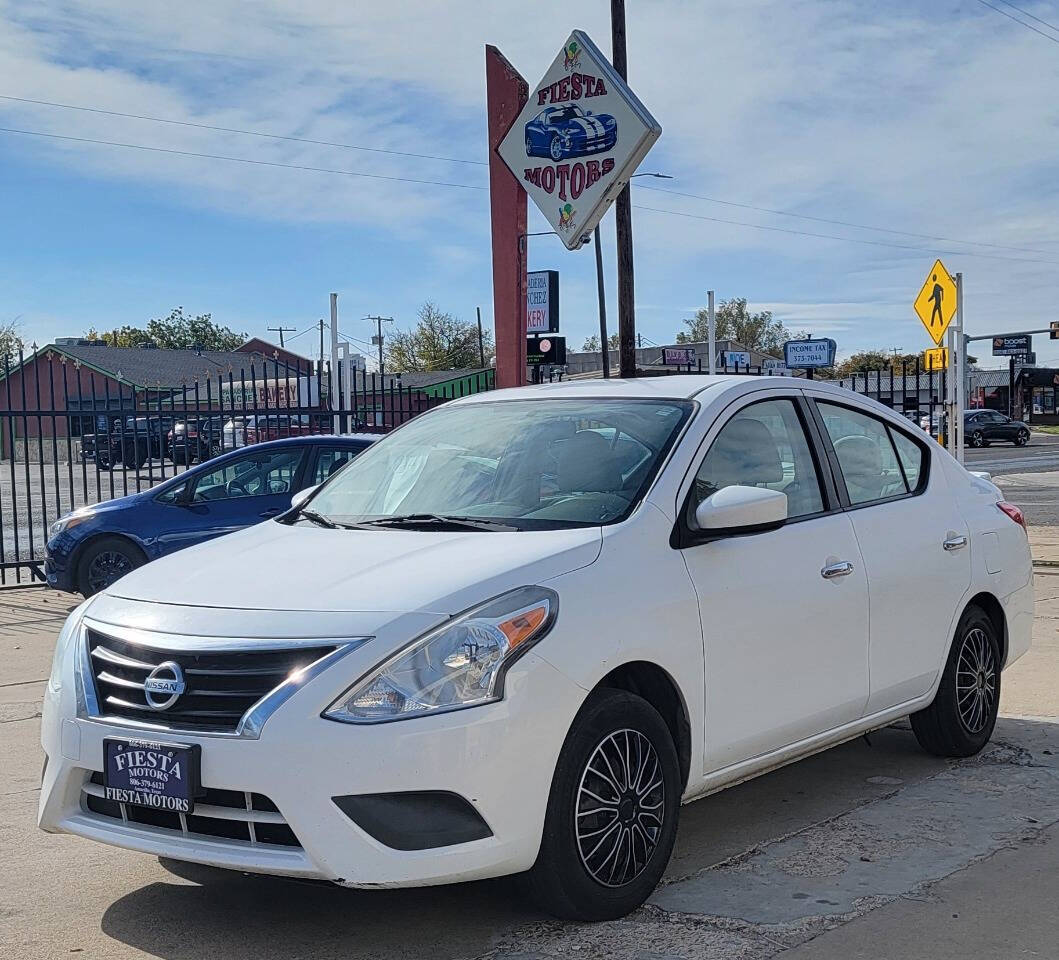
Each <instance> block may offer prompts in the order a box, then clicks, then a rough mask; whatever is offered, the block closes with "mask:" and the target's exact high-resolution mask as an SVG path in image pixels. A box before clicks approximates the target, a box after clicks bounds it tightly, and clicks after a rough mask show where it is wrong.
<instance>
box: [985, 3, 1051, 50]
mask: <svg viewBox="0 0 1059 960" xmlns="http://www.w3.org/2000/svg"><path fill="white" fill-rule="evenodd" d="M978 2H979V3H980V4H981V5H982V6H983V7H989V9H990V10H995V11H996V12H997V13H999V14H1000V15H1001V16H1003V17H1007V18H1008V19H1009V20H1014V21H1015V23H1017V24H1020V25H1021V26H1023V27H1025V28H1026V29H1027V30H1032V31H1033V32H1034V33H1039V34H1040V35H1041V36H1042V37H1044V39H1045V40H1051V41H1052V43H1059V40H1057V39H1056V38H1055V37H1053V36H1052V35H1051V34H1049V33H1045V32H1044V31H1043V30H1038V29H1037V28H1036V27H1035V26H1034V25H1033V24H1032V23H1027V22H1026V21H1025V20H1020V19H1019V18H1018V17H1015V16H1012V15H1011V14H1010V13H1008V12H1007V10H1001V9H1000V7H994V6H993V5H992V4H991V3H989V2H988V0H978ZM1015 9H1016V10H1018V7H1015ZM1020 12H1021V11H1020Z"/></svg>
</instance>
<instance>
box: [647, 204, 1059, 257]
mask: <svg viewBox="0 0 1059 960" xmlns="http://www.w3.org/2000/svg"><path fill="white" fill-rule="evenodd" d="M633 206H634V207H636V209H637V210H646V211H649V212H651V213H664V214H668V215H669V216H672V217H686V218H688V219H690V220H706V221H709V222H710V223H726V224H730V225H732V226H736V227H750V228H751V229H754V230H768V231H770V232H772V233H787V234H791V235H793V236H796V237H816V238H817V239H820V240H840V241H843V242H845V243H863V244H868V245H869V246H873V247H892V248H894V249H897V250H917V251H923V252H926V253H944V254H947V255H948V254H951V255H953V256H956V257H982V258H985V259H987V260H1007V261H1010V262H1014V263H1048V264H1054V265H1059V260H1031V259H1028V258H1025V257H1002V256H1000V255H999V254H995V253H975V252H974V251H971V250H934V249H932V248H930V247H920V246H916V245H914V244H906V243H891V242H890V241H888V240H862V239H859V238H857V237H839V236H836V235H834V234H830V233H809V232H807V231H805V230H789V229H787V228H786V227H769V226H765V225H764V224H761V223H746V222H744V221H742V220H725V219H723V218H721V217H706V216H703V215H701V214H697V213H682V212H680V211H678V210H661V209H659V208H658V207H645V206H643V205H642V204H638V203H637V204H633Z"/></svg>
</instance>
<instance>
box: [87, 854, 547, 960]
mask: <svg viewBox="0 0 1059 960" xmlns="http://www.w3.org/2000/svg"><path fill="white" fill-rule="evenodd" d="M160 863H161V865H162V866H163V867H164V868H165V869H166V870H168V871H169V872H170V873H172V874H173V875H174V882H173V883H151V884H148V885H147V886H144V887H141V888H140V889H139V890H135V891H133V892H132V893H129V894H127V895H126V896H124V897H122V898H121V899H119V900H117V901H116V902H115V903H113V904H112V905H111V906H110V907H109V908H108V909H107V911H106V913H105V914H104V915H103V919H102V924H101V926H102V929H103V932H104V933H105V934H107V936H109V937H112V938H113V939H115V940H118V941H120V942H122V943H125V944H127V945H129V946H131V947H135V948H137V949H139V950H142V951H144V953H146V954H149V955H151V956H157V957H162V958H165V960H202V958H204V957H212V956H221V955H223V956H224V957H225V958H226V960H242V958H255V960H258V958H262V957H302V956H305V957H309V956H311V957H313V958H316V960H328V958H332V957H334V958H343V960H348V958H350V957H372V958H376V960H386V958H390V957H394V958H397V957H401V958H406V957H427V956H429V957H433V958H435V960H442V958H448V957H468V956H477V955H479V954H481V953H483V952H485V951H487V950H488V949H489V948H490V946H491V944H492V941H493V938H494V936H495V934H496V933H497V932H498V931H502V930H505V929H508V928H510V927H513V926H516V925H518V924H520V923H524V922H526V921H529V920H533V919H543V916H542V915H541V914H540V913H539V912H536V910H535V908H534V907H533V906H532V904H530V903H528V901H527V899H526V896H525V894H524V893H523V892H522V890H521V887H520V884H519V882H518V881H517V880H514V879H511V878H504V879H500V880H483V881H478V882H475V883H463V884H455V885H449V886H442V887H424V888H417V889H407V890H370V891H365V890H351V889H343V888H341V887H335V886H333V885H331V884H328V883H325V882H322V881H305V880H290V879H284V878H281V877H265V876H255V875H248V874H243V873H238V872H236V871H230V870H220V869H217V868H214V867H205V866H199V865H197V864H189V863H180V862H176V861H171V860H161V861H160Z"/></svg>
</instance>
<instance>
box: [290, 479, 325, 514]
mask: <svg viewBox="0 0 1059 960" xmlns="http://www.w3.org/2000/svg"><path fill="white" fill-rule="evenodd" d="M319 486H320V484H316V486H314V487H306V488H305V489H304V490H299V491H298V492H297V493H296V494H294V496H293V497H291V498H290V508H291V510H297V509H298V507H300V506H301V505H302V504H303V503H305V501H306V500H308V499H309V498H310V497H311V496H312V495H313V494H314V493H316V491H317V488H318V487H319Z"/></svg>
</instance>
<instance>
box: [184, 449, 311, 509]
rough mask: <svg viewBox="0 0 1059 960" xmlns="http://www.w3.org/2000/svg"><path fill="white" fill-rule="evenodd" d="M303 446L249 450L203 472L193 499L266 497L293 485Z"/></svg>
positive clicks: (290, 488) (194, 501)
mask: <svg viewBox="0 0 1059 960" xmlns="http://www.w3.org/2000/svg"><path fill="white" fill-rule="evenodd" d="M303 454H304V449H297V450H278V451H276V452H275V453H265V454H261V453H257V454H248V455H247V456H245V457H238V458H237V459H235V460H230V461H229V462H228V463H226V464H224V466H221V467H218V468H217V469H216V470H211V471H210V472H209V473H206V474H203V475H202V476H201V477H199V479H198V480H197V481H196V483H195V493H194V494H193V495H192V498H191V500H192V502H193V503H204V502H207V501H210V500H231V499H234V498H236V497H267V496H269V495H271V494H279V493H288V492H290V491H291V490H292V489H293V488H294V477H295V475H296V474H297V472H298V466H299V465H300V463H301V459H302V456H303Z"/></svg>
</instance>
